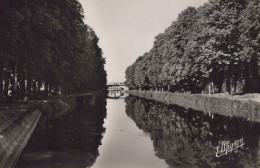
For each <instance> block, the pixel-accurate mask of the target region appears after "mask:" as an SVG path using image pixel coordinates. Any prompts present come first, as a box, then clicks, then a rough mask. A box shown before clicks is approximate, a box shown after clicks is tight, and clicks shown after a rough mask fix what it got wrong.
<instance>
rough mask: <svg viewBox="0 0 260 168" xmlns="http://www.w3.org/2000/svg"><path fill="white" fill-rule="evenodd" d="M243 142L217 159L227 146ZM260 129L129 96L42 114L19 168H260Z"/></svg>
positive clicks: (80, 102)
mask: <svg viewBox="0 0 260 168" xmlns="http://www.w3.org/2000/svg"><path fill="white" fill-rule="evenodd" d="M241 139H242V140H243V145H242V146H240V147H238V148H236V149H234V150H233V151H232V152H229V153H227V154H224V155H223V156H221V157H216V152H217V149H216V148H217V146H220V145H221V144H222V143H223V141H225V142H227V141H230V142H235V141H236V140H241ZM259 145H260V124H259V123H252V122H248V121H247V120H245V119H241V118H235V117H232V118H231V117H224V116H220V115H214V114H209V113H206V112H199V111H193V110H190V109H189V110H187V109H184V108H182V107H178V106H166V105H164V104H161V103H157V102H154V101H147V100H144V99H140V98H136V97H132V96H128V97H126V98H124V99H123V98H121V99H120V98H119V99H104V98H99V99H97V100H96V103H95V104H89V103H87V102H86V101H84V97H79V98H77V102H76V105H75V108H73V109H72V110H70V111H68V112H67V113H66V114H65V115H63V116H60V117H50V115H48V114H43V115H42V116H41V119H40V121H39V123H38V125H37V127H36V129H35V132H34V133H33V135H32V137H31V138H30V140H29V142H28V144H27V146H26V147H25V149H24V150H23V152H22V154H21V156H20V158H19V160H18V162H17V164H16V168H86V167H93V168H146V167H147V168H148V167H149V168H150V167H151V168H168V167H180V168H186V167H189V168H193V167H195V168H204V167H205V168H208V167H221V168H222V167H231V168H232V167H246V168H251V167H253V168H254V167H259V166H260V147H259Z"/></svg>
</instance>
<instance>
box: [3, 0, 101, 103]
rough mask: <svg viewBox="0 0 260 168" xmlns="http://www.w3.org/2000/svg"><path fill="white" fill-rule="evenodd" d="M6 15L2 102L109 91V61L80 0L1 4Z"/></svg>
mask: <svg viewBox="0 0 260 168" xmlns="http://www.w3.org/2000/svg"><path fill="white" fill-rule="evenodd" d="M0 11H1V12H0V13H1V15H0V23H1V26H0V44H1V45H0V98H2V99H3V98H15V99H24V98H25V97H26V96H27V97H29V98H30V97H32V98H34V97H35V96H36V95H39V93H40V92H41V93H42V94H45V95H48V94H50V93H51V94H57V93H58V92H61V93H64V94H68V93H69V94H70V93H78V92H87V91H89V90H97V89H105V84H106V72H105V70H104V64H105V59H104V58H103V57H102V50H101V49H100V48H99V46H98V37H97V36H96V34H95V32H94V31H93V30H92V29H91V28H90V27H89V26H88V25H86V24H84V22H83V18H84V16H83V9H82V6H81V4H80V3H79V2H78V1H77V0H55V1H53V0H37V1H31V0H11V1H10V0H1V3H0ZM42 90H45V91H42Z"/></svg>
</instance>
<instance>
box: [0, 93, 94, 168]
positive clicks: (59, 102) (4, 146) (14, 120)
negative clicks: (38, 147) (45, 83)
mask: <svg viewBox="0 0 260 168" xmlns="http://www.w3.org/2000/svg"><path fill="white" fill-rule="evenodd" d="M80 96H84V97H86V98H85V99H84V101H86V103H89V104H95V96H94V95H93V94H82V95H80ZM77 98H78V95H73V96H59V97H52V98H50V99H48V100H42V101H38V102H32V103H25V104H21V105H16V106H14V107H10V108H7V107H6V108H1V110H0V168H11V167H14V166H15V164H16V161H17V160H18V158H19V156H20V154H21V152H22V151H23V149H24V147H25V146H26V144H27V142H28V141H29V139H30V137H31V135H32V133H33V132H34V129H35V127H36V125H37V124H38V122H46V121H48V120H51V119H55V118H59V117H61V116H62V115H64V114H66V113H67V112H69V111H70V109H73V108H74V107H75V106H76V105H77ZM84 103H85V102H84ZM41 116H44V117H43V118H42V119H41V120H40V117H41Z"/></svg>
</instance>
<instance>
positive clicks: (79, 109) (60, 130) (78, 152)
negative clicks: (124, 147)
mask: <svg viewBox="0 0 260 168" xmlns="http://www.w3.org/2000/svg"><path fill="white" fill-rule="evenodd" d="M84 99H85V98H84V97H81V98H78V99H77V102H76V103H77V105H76V107H75V109H74V110H72V111H70V112H68V113H67V114H66V115H63V116H61V117H60V118H58V119H57V118H54V119H49V118H48V120H46V118H44V116H43V117H42V118H41V120H42V121H44V122H40V125H38V126H37V128H36V131H35V132H34V134H33V136H32V137H31V139H30V141H29V142H28V145H27V146H26V148H25V150H24V152H23V153H22V155H21V158H20V160H19V161H18V164H17V167H26V168H27V167H35V166H36V167H46V166H47V167H48V166H51V167H89V166H92V165H93V164H94V162H95V160H96V158H97V157H98V155H99V153H98V147H99V145H101V140H102V137H103V133H104V132H105V128H104V127H103V123H104V118H105V117H106V100H105V98H98V99H96V100H95V105H91V104H89V103H88V101H84ZM46 116H48V115H46ZM57 163H58V164H57Z"/></svg>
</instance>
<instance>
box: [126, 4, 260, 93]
mask: <svg viewBox="0 0 260 168" xmlns="http://www.w3.org/2000/svg"><path fill="white" fill-rule="evenodd" d="M259 18H260V3H259V0H209V2H207V3H205V4H204V5H202V6H201V7H199V8H197V9H196V8H194V7H188V8H187V9H185V10H184V11H183V12H182V13H180V14H179V16H178V18H177V20H176V21H174V22H172V24H171V25H170V26H169V27H168V28H167V29H166V30H165V31H164V32H163V33H161V34H159V35H157V36H156V37H155V41H154V45H153V48H152V49H151V50H150V51H149V52H147V53H145V54H144V55H143V56H140V57H138V58H137V60H136V61H135V62H134V63H133V64H132V65H131V66H129V67H128V68H127V69H126V82H125V84H126V86H127V87H129V88H130V89H141V90H168V91H171V92H175V91H178V92H191V93H202V92H204V91H206V90H208V88H212V89H211V90H210V89H209V91H208V92H211V91H212V90H213V91H214V92H229V93H230V94H236V93H255V92H258V93H259V92H260V47H259V46H260V19H259Z"/></svg>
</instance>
